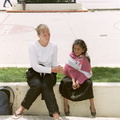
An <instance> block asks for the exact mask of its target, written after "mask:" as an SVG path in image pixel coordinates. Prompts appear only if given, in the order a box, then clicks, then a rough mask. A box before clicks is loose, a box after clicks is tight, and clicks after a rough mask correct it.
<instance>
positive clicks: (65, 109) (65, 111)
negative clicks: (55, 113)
mask: <svg viewBox="0 0 120 120" xmlns="http://www.w3.org/2000/svg"><path fill="white" fill-rule="evenodd" d="M63 101H64V113H65V115H66V116H69V114H70V111H69V105H68V99H67V98H63Z"/></svg>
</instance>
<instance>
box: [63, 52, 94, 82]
mask: <svg viewBox="0 0 120 120" xmlns="http://www.w3.org/2000/svg"><path fill="white" fill-rule="evenodd" d="M63 74H64V75H66V76H68V77H70V78H72V79H75V80H77V81H78V82H79V83H80V84H82V83H83V82H84V81H85V80H86V79H88V78H90V77H91V76H92V70H91V65H90V63H89V61H88V59H87V57H86V56H85V55H81V56H79V57H77V56H75V55H74V53H73V52H72V53H70V55H69V58H68V62H67V63H66V64H65V67H64V72H63Z"/></svg>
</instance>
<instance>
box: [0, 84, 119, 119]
mask: <svg viewBox="0 0 120 120" xmlns="http://www.w3.org/2000/svg"><path fill="white" fill-rule="evenodd" d="M0 86H10V87H12V88H13V90H14V92H15V101H14V105H13V111H15V110H16V109H17V108H18V107H19V106H20V103H21V101H22V100H23V98H24V96H25V94H26V91H27V90H28V89H29V86H28V85H27V83H0ZM58 87H59V83H57V84H56V86H55V87H54V91H55V95H56V98H57V102H58V105H59V109H60V112H61V115H64V111H63V99H62V97H61V95H60V94H59V89H58ZM93 90H94V96H95V98H94V100H95V105H96V110H97V117H120V114H119V111H120V97H119V95H120V83H93ZM69 105H70V108H71V109H70V111H71V115H72V116H78V117H90V116H91V115H90V110H89V100H85V101H81V102H72V101H69ZM24 114H29V115H48V110H47V108H46V106H45V103H44V101H43V100H41V95H40V96H39V97H38V98H37V100H36V101H35V102H34V103H33V105H32V106H31V108H30V109H29V110H28V111H27V110H25V111H24Z"/></svg>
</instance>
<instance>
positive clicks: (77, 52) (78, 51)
mask: <svg viewBox="0 0 120 120" xmlns="http://www.w3.org/2000/svg"><path fill="white" fill-rule="evenodd" d="M73 52H74V53H75V55H76V56H80V55H81V54H82V53H83V52H84V50H83V48H82V47H80V46H79V45H74V48H73Z"/></svg>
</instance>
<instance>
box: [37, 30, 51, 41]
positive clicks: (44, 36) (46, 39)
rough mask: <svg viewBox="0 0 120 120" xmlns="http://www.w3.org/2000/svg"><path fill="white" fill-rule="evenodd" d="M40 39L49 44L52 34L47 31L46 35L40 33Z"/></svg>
mask: <svg viewBox="0 0 120 120" xmlns="http://www.w3.org/2000/svg"><path fill="white" fill-rule="evenodd" d="M39 37H40V39H41V40H42V41H44V42H49V40H50V32H49V31H45V32H44V33H43V32H42V33H40V35H39Z"/></svg>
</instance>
